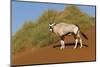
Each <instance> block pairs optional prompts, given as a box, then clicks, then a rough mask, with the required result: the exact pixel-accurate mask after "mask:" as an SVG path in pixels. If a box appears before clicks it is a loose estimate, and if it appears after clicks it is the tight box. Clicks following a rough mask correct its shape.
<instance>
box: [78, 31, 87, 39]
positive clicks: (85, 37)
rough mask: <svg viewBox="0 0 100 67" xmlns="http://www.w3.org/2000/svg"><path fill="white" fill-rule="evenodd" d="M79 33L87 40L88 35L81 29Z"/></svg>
mask: <svg viewBox="0 0 100 67" xmlns="http://www.w3.org/2000/svg"><path fill="white" fill-rule="evenodd" d="M80 33H81V34H82V36H83V37H84V38H85V39H87V40H88V37H87V36H86V35H85V34H84V33H83V32H82V31H81V32H80Z"/></svg>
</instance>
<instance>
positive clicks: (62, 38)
mask: <svg viewBox="0 0 100 67" xmlns="http://www.w3.org/2000/svg"><path fill="white" fill-rule="evenodd" d="M60 38H61V41H60V43H61V47H60V49H61V50H62V49H64V48H65V42H64V36H61V37H60Z"/></svg>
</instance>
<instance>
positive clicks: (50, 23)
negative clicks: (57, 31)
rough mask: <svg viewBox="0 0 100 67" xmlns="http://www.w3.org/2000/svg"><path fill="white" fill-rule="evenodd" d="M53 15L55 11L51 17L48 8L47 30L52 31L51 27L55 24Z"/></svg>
mask: <svg viewBox="0 0 100 67" xmlns="http://www.w3.org/2000/svg"><path fill="white" fill-rule="evenodd" d="M55 16H56V13H55V14H54V16H53V17H50V15H49V10H48V20H49V31H50V32H53V27H54V26H55V25H56V23H55V22H54V20H55ZM51 19H52V20H51Z"/></svg>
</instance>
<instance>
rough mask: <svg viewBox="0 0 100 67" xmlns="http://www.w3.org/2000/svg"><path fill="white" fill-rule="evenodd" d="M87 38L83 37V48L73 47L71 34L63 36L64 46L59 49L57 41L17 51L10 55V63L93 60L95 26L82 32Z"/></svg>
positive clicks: (94, 57) (25, 63)
mask: <svg viewBox="0 0 100 67" xmlns="http://www.w3.org/2000/svg"><path fill="white" fill-rule="evenodd" d="M84 33H85V34H86V35H87V37H88V40H85V39H84V38H83V37H82V38H83V44H84V46H83V48H81V49H80V48H79V47H77V48H76V49H73V47H74V39H73V38H72V37H71V36H67V37H66V38H65V41H66V48H65V49H63V50H60V45H59V43H56V44H52V45H50V46H46V47H43V48H39V49H37V50H33V49H28V50H26V51H24V52H23V53H17V54H15V55H14V56H13V57H12V65H27V64H45V63H60V62H74V61H94V60H96V56H95V54H96V53H95V52H96V51H95V50H96V49H95V47H96V41H95V39H96V38H95V33H96V32H95V27H91V28H90V29H89V30H87V31H86V32H84Z"/></svg>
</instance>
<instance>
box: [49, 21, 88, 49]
mask: <svg viewBox="0 0 100 67" xmlns="http://www.w3.org/2000/svg"><path fill="white" fill-rule="evenodd" d="M53 21H54V20H53ZM49 30H50V31H51V32H54V33H55V34H56V35H57V36H59V37H60V39H61V40H60V43H61V47H60V49H61V50H62V49H64V48H65V43H64V37H65V36H66V35H68V34H70V35H73V36H74V38H75V46H74V48H76V47H77V44H78V42H79V43H80V48H82V47H83V45H82V38H81V37H80V33H81V34H82V35H83V36H84V37H85V38H86V39H88V38H87V37H86V35H85V34H84V33H82V32H81V31H80V28H79V26H78V25H76V24H67V23H63V22H60V23H58V24H56V23H55V22H52V23H51V22H50V21H49Z"/></svg>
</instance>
